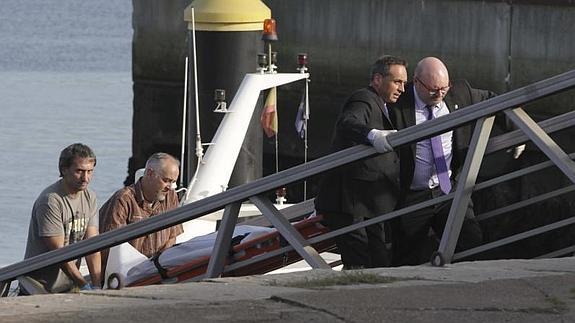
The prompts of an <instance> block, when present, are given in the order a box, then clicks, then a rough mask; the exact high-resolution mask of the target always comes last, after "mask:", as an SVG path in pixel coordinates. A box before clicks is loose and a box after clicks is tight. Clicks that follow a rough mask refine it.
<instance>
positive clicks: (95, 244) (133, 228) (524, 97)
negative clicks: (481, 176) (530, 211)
mask: <svg viewBox="0 0 575 323" xmlns="http://www.w3.org/2000/svg"><path fill="white" fill-rule="evenodd" d="M573 87H575V70H572V71H569V72H567V73H564V74H560V75H557V76H554V77H551V78H549V79H546V80H543V81H540V82H537V83H534V84H531V85H528V86H525V87H522V88H519V89H516V90H513V91H510V92H508V93H505V94H502V95H499V96H497V97H495V98H493V99H491V100H488V101H484V102H481V103H478V104H475V105H473V106H469V107H466V108H465V109H460V110H457V111H455V112H453V113H450V114H449V115H447V116H444V117H441V118H437V119H434V120H431V121H428V122H425V123H422V124H419V125H416V126H413V127H410V128H407V129H404V130H401V131H399V132H397V133H394V134H391V135H389V137H388V140H389V143H390V144H391V145H392V146H393V147H399V146H401V145H405V144H409V143H412V142H416V141H419V140H421V139H424V138H429V137H431V136H433V135H436V134H439V133H443V132H445V131H447V130H450V129H454V128H457V127H460V126H463V125H465V124H469V123H473V122H474V123H475V129H474V133H473V137H472V140H471V144H470V147H469V152H468V154H467V159H466V161H465V164H464V167H463V171H462V174H461V177H460V181H459V183H458V185H457V187H456V189H455V191H454V192H452V193H450V194H449V195H445V196H440V197H438V198H435V199H433V200H429V201H425V202H423V203H420V204H417V205H412V206H409V207H407V208H404V209H401V210H396V211H394V212H391V213H388V214H383V215H380V216H378V217H375V218H372V219H369V220H367V221H364V222H362V223H357V224H354V225H351V226H348V227H345V228H342V229H339V230H336V231H331V232H329V233H326V234H324V235H321V236H318V237H313V238H311V239H309V240H305V239H303V238H302V236H301V235H300V234H299V233H298V232H297V231H296V230H295V229H294V228H293V227H292V226H291V225H290V223H289V221H288V220H287V219H286V217H284V216H283V215H282V213H281V212H280V211H278V210H277V209H276V208H275V207H274V206H273V204H271V202H269V200H267V198H266V197H265V196H264V194H265V193H266V192H269V191H272V190H274V189H276V188H277V187H281V186H285V185H287V184H290V183H294V182H298V181H301V180H304V179H306V178H308V177H310V176H314V175H317V174H320V173H322V172H325V171H328V170H331V169H334V168H337V167H340V166H342V165H345V164H348V163H351V162H354V161H357V160H360V159H363V158H368V157H370V156H373V155H375V154H377V152H376V151H375V150H374V149H373V148H372V147H369V146H363V145H362V146H355V147H351V148H348V149H346V150H343V151H339V152H336V153H334V154H331V155H328V156H325V157H322V158H319V159H316V160H314V161H311V162H309V163H307V164H304V165H299V166H296V167H293V168H290V169H287V170H284V171H282V172H279V173H277V174H274V175H271V176H268V177H265V178H261V179H258V180H256V181H253V182H251V183H248V184H244V185H241V186H238V187H234V188H232V189H229V190H228V191H225V192H222V193H220V194H217V195H213V196H210V197H207V198H205V199H202V200H199V201H197V202H193V203H190V204H188V205H185V206H182V207H180V208H178V209H175V210H172V211H170V212H167V213H165V214H164V216H162V217H152V218H149V219H147V220H145V221H141V222H138V223H135V224H131V225H130V226H127V227H124V228H121V229H118V230H115V231H111V232H106V233H104V234H101V235H99V236H98V237H95V238H92V239H89V240H85V241H80V242H78V243H75V244H73V245H69V246H66V247H64V248H62V249H58V250H53V251H50V252H48V253H45V254H41V255H38V256H36V257H33V258H29V259H26V260H24V261H21V262H18V263H15V264H12V265H9V266H7V267H4V268H1V269H0V282H3V283H4V284H6V283H8V284H9V282H10V281H12V280H14V279H16V278H17V277H18V276H20V275H25V274H27V273H29V272H32V271H34V270H38V269H41V268H43V267H46V266H50V265H53V264H57V263H61V262H64V261H69V260H71V259H76V258H78V257H82V256H85V255H87V254H90V253H92V252H95V251H97V250H101V249H105V248H109V247H112V246H115V245H118V244H120V243H123V242H127V241H129V240H132V239H134V238H137V237H140V236H142V235H145V234H148V233H151V232H154V231H157V230H161V229H164V228H167V227H170V226H172V225H175V224H178V223H182V222H185V221H189V220H193V219H197V218H200V217H202V216H204V215H206V214H209V213H212V212H214V211H216V210H219V209H222V208H225V212H224V217H223V219H222V224H221V227H220V230H219V232H218V235H217V238H216V245H215V248H214V253H213V254H212V257H211V259H210V262H209V265H208V270H207V273H206V275H205V276H206V277H217V276H219V275H220V274H222V273H223V272H227V271H230V270H235V269H238V268H241V267H242V266H248V265H250V264H252V263H254V260H253V259H249V260H245V261H242V262H239V263H234V264H231V265H229V266H224V259H225V256H226V254H227V251H228V249H229V248H230V247H229V244H230V241H231V232H232V229H233V226H234V225H235V223H236V219H237V216H238V211H239V207H240V204H241V203H242V202H244V201H247V200H250V201H251V202H252V203H254V204H255V205H257V207H258V208H259V209H260V211H262V214H263V215H264V217H265V218H266V219H267V220H268V221H269V222H270V223H271V224H272V225H273V226H274V227H275V228H276V229H277V230H278V231H279V232H280V233H281V235H282V236H283V237H284V238H285V239H286V240H287V241H288V242H289V245H288V246H285V247H283V248H280V249H278V250H275V251H272V252H269V253H266V254H265V255H263V257H275V256H278V255H281V254H282V253H285V252H288V251H290V250H295V251H296V252H297V253H298V254H299V255H300V256H301V257H302V258H303V259H305V260H306V261H307V262H308V264H309V265H310V266H311V267H313V268H326V269H327V268H329V266H328V264H326V263H325V261H323V259H321V257H319V255H318V253H317V252H316V251H315V249H313V248H312V247H311V245H312V244H315V243H318V242H321V241H324V240H327V239H331V238H333V237H335V236H337V235H340V234H343V233H347V232H350V231H352V230H356V229H358V228H361V227H365V226H368V225H371V224H374V223H378V222H381V221H385V220H389V219H392V218H395V217H398V216H401V215H404V214H407V213H409V212H411V211H414V210H416V209H419V208H423V207H427V206H430V205H434V204H436V203H440V202H443V201H447V200H450V199H453V203H452V206H451V210H450V214H449V217H448V220H447V223H446V227H445V230H444V234H443V236H442V239H441V243H440V245H439V249H438V250H437V252H436V253H435V256H434V257H433V259H432V264H434V265H443V264H445V263H450V262H452V261H454V260H459V259H462V258H465V257H468V256H471V255H474V254H477V253H480V252H483V251H485V250H489V249H493V248H497V247H499V246H502V245H505V244H509V243H512V242H515V241H519V240H521V239H525V238H527V237H531V236H534V235H537V234H540V233H543V232H547V231H550V230H554V229H557V228H561V227H565V226H568V225H571V224H573V223H575V217H569V218H567V219H565V220H561V221H558V222H556V223H552V224H549V225H545V226H543V227H540V228H536V229H533V230H529V231H526V232H523V233H520V234H517V235H514V236H510V237H507V238H504V239H501V240H499V241H495V242H491V243H488V244H485V245H482V246H479V247H476V248H473V249H469V250H464V251H462V252H460V253H457V254H454V250H455V245H456V241H457V238H458V236H459V232H460V229H461V225H462V221H463V215H464V212H461V210H462V209H465V207H466V206H467V204H468V203H469V201H470V198H471V194H472V193H473V192H474V191H478V190H481V189H485V188H487V187H489V186H492V185H496V184H498V183H501V182H503V181H506V180H510V179H513V178H517V177H520V176H524V175H528V174H531V173H533V172H535V171H538V170H541V169H543V168H546V167H550V166H556V167H557V168H559V169H560V170H561V172H562V173H563V174H565V176H566V177H567V178H568V179H569V181H570V182H571V183H575V164H574V163H573V161H572V160H571V157H572V156H569V155H567V154H566V153H565V152H564V151H563V150H562V149H561V148H560V147H559V146H558V145H557V144H556V143H555V142H554V141H553V140H552V139H551V137H549V135H548V134H549V133H553V132H556V131H559V130H562V129H566V128H568V127H571V126H573V125H575V112H569V113H566V114H563V115H561V116H557V117H555V118H552V119H548V120H545V121H542V122H540V123H536V122H534V121H533V120H532V119H531V118H530V117H529V116H528V115H527V113H525V111H524V110H523V109H521V108H518V107H519V106H522V105H523V104H525V103H528V102H531V101H534V100H537V99H540V98H543V97H546V96H549V95H552V94H555V93H559V92H562V91H565V90H568V89H570V88H573ZM503 111H504V113H505V114H507V116H508V117H509V118H510V119H511V120H512V121H513V122H514V123H515V124H516V126H517V127H518V128H519V129H518V130H516V131H513V132H510V133H506V134H503V135H500V136H498V137H495V138H492V139H489V134H490V132H491V128H492V125H493V118H494V117H493V116H494V115H495V114H496V113H498V112H503ZM528 140H530V141H532V142H533V143H534V144H535V145H536V146H537V147H538V148H539V149H540V150H541V151H542V152H543V153H544V154H545V155H546V156H547V157H548V158H549V161H547V162H543V163H541V164H538V165H534V166H531V167H528V168H525V169H521V170H519V171H516V172H513V173H510V174H506V175H505V176H501V177H499V178H496V179H493V180H489V181H486V182H483V183H476V180H477V175H478V172H479V169H480V165H481V162H482V160H483V156H484V155H485V154H486V153H490V152H494V151H497V150H501V149H505V148H507V147H512V146H515V145H517V144H520V143H523V142H526V141H528ZM461 179H463V180H461ZM574 187H575V186H574V185H571V186H569V187H566V188H563V189H559V190H557V191H554V192H550V193H546V194H543V195H542V196H537V197H533V198H530V199H528V200H525V201H521V202H518V203H515V204H512V205H508V206H506V207H504V208H501V209H499V210H493V211H491V212H488V213H487V214H480V215H478V218H479V220H485V219H488V218H491V217H494V216H496V215H499V214H503V213H506V212H509V211H511V210H513V209H518V208H522V207H525V206H528V205H531V204H533V203H536V202H538V201H541V200H543V199H548V198H551V197H553V196H558V195H560V194H565V193H567V192H570V191H572V190H573V189H574ZM305 203H308V204H306V205H307V206H308V207H309V205H310V204H309V203H310V202H309V201H307V202H305ZM302 209H305V207H304V208H302ZM574 249H575V247H569V248H564V249H562V250H558V251H555V252H553V253H551V254H548V255H544V256H549V257H551V256H560V255H564V254H568V253H571V252H573V250H574ZM260 259H261V258H260Z"/></svg>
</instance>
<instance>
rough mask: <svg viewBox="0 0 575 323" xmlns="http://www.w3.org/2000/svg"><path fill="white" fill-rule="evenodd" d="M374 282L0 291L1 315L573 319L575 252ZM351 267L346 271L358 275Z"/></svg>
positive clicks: (424, 270) (268, 280) (266, 279)
mask: <svg viewBox="0 0 575 323" xmlns="http://www.w3.org/2000/svg"><path fill="white" fill-rule="evenodd" d="M363 272H364V273H370V274H376V275H380V276H385V277H394V278H397V279H400V280H397V281H395V282H391V283H385V284H376V285H349V286H334V285H331V286H326V287H322V288H321V289H309V288H293V287H281V286H283V285H289V284H293V283H294V282H298V281H299V282H301V281H308V282H310V283H313V282H314V281H318V280H322V279H325V278H327V277H331V276H337V277H341V276H344V275H347V274H348V273H347V272H333V271H323V270H315V271H308V272H298V273H290V274H283V275H274V276H252V277H241V278H225V279H214V280H211V281H205V282H200V283H189V284H179V285H163V286H147V287H141V288H130V289H125V290H121V291H98V292H86V293H83V294H69V295H68V294H62V295H49V296H30V297H17V298H3V299H0V308H1V311H0V321H1V322H21V321H26V322H80V321H81V322H84V323H88V322H158V321H162V322H181V321H192V322H219V321H221V322H225V321H228V322H229V321H234V322H261V321H265V322H273V321H281V322H303V321H305V322H406V321H411V322H462V321H465V322H571V321H573V320H575V258H561V259H548V260H501V261H485V262H469V263H458V264H454V265H449V266H446V267H443V268H434V267H429V266H417V267H400V268H381V269H371V270H365V271H363ZM356 273H357V272H354V274H356Z"/></svg>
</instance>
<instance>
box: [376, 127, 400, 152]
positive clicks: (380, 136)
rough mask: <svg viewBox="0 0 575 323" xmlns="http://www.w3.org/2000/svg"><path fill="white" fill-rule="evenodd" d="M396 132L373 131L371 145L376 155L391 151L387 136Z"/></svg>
mask: <svg viewBox="0 0 575 323" xmlns="http://www.w3.org/2000/svg"><path fill="white" fill-rule="evenodd" d="M394 132H397V130H377V129H375V130H374V133H373V134H374V135H373V141H372V145H373V148H375V150H376V151H377V152H378V153H385V152H388V151H392V150H393V147H391V145H390V144H389V142H388V141H387V138H386V137H387V135H389V134H390V133H394Z"/></svg>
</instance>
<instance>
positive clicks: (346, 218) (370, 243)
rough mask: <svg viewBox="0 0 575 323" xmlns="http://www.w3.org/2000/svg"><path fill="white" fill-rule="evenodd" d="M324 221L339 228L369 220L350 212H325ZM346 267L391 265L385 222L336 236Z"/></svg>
mask: <svg viewBox="0 0 575 323" xmlns="http://www.w3.org/2000/svg"><path fill="white" fill-rule="evenodd" d="M323 217H324V223H325V224H326V225H327V226H328V227H329V228H330V229H331V230H337V229H340V228H343V227H346V226H349V225H352V224H355V223H359V222H362V221H364V220H367V218H364V217H361V216H352V215H349V214H341V213H339V214H333V213H330V214H323ZM335 243H336V245H337V249H338V250H339V252H340V254H341V260H342V262H343V265H344V269H353V268H376V267H388V266H390V265H391V259H390V258H391V255H390V252H389V251H388V250H387V246H386V244H385V231H384V223H383V222H381V223H376V224H373V225H370V226H367V227H364V228H361V229H358V230H354V231H351V232H349V233H346V234H343V235H339V236H337V237H335Z"/></svg>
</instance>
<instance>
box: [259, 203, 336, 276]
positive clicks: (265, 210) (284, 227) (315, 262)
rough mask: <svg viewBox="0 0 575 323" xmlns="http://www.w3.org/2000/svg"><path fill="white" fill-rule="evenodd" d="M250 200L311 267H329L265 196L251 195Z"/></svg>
mask: <svg viewBox="0 0 575 323" xmlns="http://www.w3.org/2000/svg"><path fill="white" fill-rule="evenodd" d="M250 201H252V203H254V205H255V206H257V208H258V209H259V210H260V211H261V212H262V214H263V215H264V216H265V217H266V218H267V219H268V220H269V221H270V222H271V223H272V224H273V226H274V227H275V228H276V229H277V230H278V231H279V233H280V234H281V235H282V236H283V237H284V239H286V240H287V242H288V243H289V244H290V245H292V246H293V247H294V249H295V251H297V253H299V254H300V256H301V257H302V258H303V259H305V261H307V263H308V264H309V265H310V266H311V267H312V268H320V269H331V267H330V266H329V265H328V264H327V263H326V262H325V260H323V258H322V257H321V256H320V255H319V253H318V252H317V251H316V250H315V249H314V248H313V247H312V246H311V245H310V244H309V242H307V241H306V240H305V239H304V238H303V237H302V236H301V234H300V233H299V232H298V231H297V230H296V229H295V228H294V227H293V226H292V225H291V223H289V221H288V220H286V218H284V216H283V215H282V214H281V213H280V212H279V211H278V209H276V208H275V206H273V204H272V203H271V202H270V201H269V199H268V198H267V197H265V196H253V197H251V198H250Z"/></svg>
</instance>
